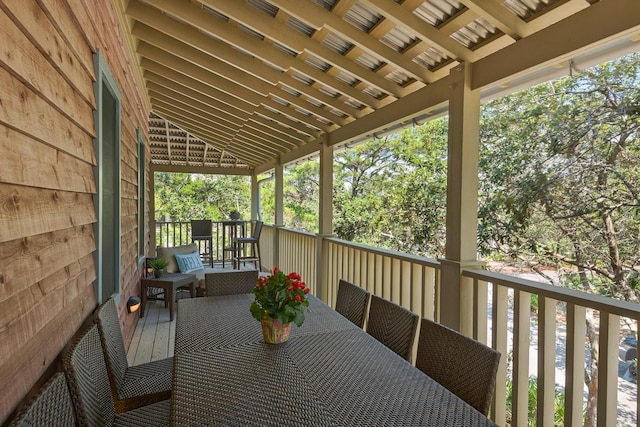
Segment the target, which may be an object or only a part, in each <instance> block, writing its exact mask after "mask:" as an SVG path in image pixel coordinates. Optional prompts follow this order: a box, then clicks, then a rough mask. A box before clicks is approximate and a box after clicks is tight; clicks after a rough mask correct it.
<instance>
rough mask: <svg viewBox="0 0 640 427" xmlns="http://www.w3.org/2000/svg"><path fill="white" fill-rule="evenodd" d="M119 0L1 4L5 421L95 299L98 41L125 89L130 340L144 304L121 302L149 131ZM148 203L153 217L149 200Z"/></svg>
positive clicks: (135, 272) (134, 248) (1, 402)
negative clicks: (134, 306)
mask: <svg viewBox="0 0 640 427" xmlns="http://www.w3.org/2000/svg"><path fill="white" fill-rule="evenodd" d="M115 7H121V4H120V3H119V2H114V1H107V0H92V1H82V2H76V1H74V0H37V1H36V0H3V1H2V2H1V3H0V343H1V344H0V390H1V391H0V424H5V423H6V422H7V421H8V420H9V419H10V418H11V416H12V414H13V413H14V411H15V410H16V408H17V407H18V406H19V405H20V404H21V403H22V402H24V400H25V399H27V398H28V396H29V395H30V394H32V393H33V392H34V390H35V389H37V387H38V386H39V385H40V384H42V383H43V382H44V381H46V379H47V377H48V376H49V375H50V374H51V372H52V371H55V370H56V369H60V355H61V352H63V351H64V348H65V346H66V345H67V344H68V342H69V340H70V339H71V338H72V337H73V335H74V334H75V333H76V332H77V331H78V329H79V328H80V327H81V326H82V325H83V324H84V322H85V321H86V320H87V318H88V317H89V316H90V315H91V313H92V312H93V310H94V309H95V308H96V304H97V303H96V297H95V295H94V290H93V283H94V281H95V279H96V268H95V265H94V260H93V257H94V252H95V250H96V241H95V236H94V224H95V221H96V212H95V208H94V202H93V196H94V194H95V192H96V184H95V182H94V167H95V165H96V156H95V153H94V149H93V138H94V136H95V126H94V109H95V105H96V101H95V99H94V94H93V83H94V81H95V71H94V58H93V55H94V53H95V52H97V51H98V49H99V50H100V51H101V52H102V55H103V56H104V57H105V59H106V62H107V64H108V66H109V68H110V70H111V72H112V74H113V76H114V78H115V80H116V82H117V84H118V86H119V88H120V92H121V94H122V98H121V105H122V109H121V136H120V137H121V171H122V172H121V189H122V190H121V205H122V216H121V247H122V258H121V264H122V275H121V277H120V282H121V284H120V289H121V294H120V306H119V307H118V309H119V313H120V319H121V324H122V329H123V333H124V336H125V340H126V342H129V341H130V339H131V337H132V335H133V332H134V329H135V323H136V321H137V315H127V314H126V307H125V304H126V300H127V299H128V297H129V296H131V295H137V294H139V283H140V279H139V277H140V274H141V271H140V268H139V266H138V172H137V170H138V166H137V162H138V152H137V134H136V130H137V129H138V128H140V129H141V130H142V131H143V133H144V134H145V135H148V122H147V120H148V114H149V111H148V107H147V106H148V102H147V100H146V99H145V96H146V95H145V94H144V92H143V91H142V90H141V88H140V87H139V85H138V83H137V82H138V78H139V77H137V74H136V71H135V70H134V68H133V66H132V64H135V63H136V59H135V58H132V57H131V55H130V53H129V50H128V47H127V44H126V43H125V42H124V39H123V36H122V32H121V31H120V22H119V21H118V18H117V14H116V10H115ZM147 158H149V156H147ZM148 176H149V174H148V166H147V177H148ZM147 190H148V183H147ZM147 194H148V191H147ZM141 214H142V215H144V216H145V219H148V210H147V211H145V212H142V213H141ZM145 248H148V233H147V241H146V242H145Z"/></svg>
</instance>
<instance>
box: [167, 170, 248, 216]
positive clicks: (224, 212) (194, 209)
mask: <svg viewBox="0 0 640 427" xmlns="http://www.w3.org/2000/svg"><path fill="white" fill-rule="evenodd" d="M250 206H251V183H250V181H249V178H248V177H243V176H234V175H197V174H187V173H167V172H156V173H155V211H156V219H159V220H161V219H167V220H171V221H189V220H191V219H203V218H206V219H211V220H214V221H220V220H223V219H227V218H229V214H230V213H231V212H232V211H234V210H237V211H239V212H240V213H241V215H242V217H243V218H249V217H250V214H251V210H250V209H251V208H250Z"/></svg>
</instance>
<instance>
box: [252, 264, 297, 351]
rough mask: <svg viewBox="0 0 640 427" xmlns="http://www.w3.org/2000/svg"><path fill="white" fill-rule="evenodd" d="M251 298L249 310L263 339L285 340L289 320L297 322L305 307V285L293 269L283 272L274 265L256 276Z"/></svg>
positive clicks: (267, 340) (287, 334)
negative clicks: (258, 323) (252, 299)
mask: <svg viewBox="0 0 640 427" xmlns="http://www.w3.org/2000/svg"><path fill="white" fill-rule="evenodd" d="M252 292H253V294H254V295H255V300H254V301H253V303H251V308H250V310H251V314H252V315H253V317H254V318H255V319H256V320H258V321H259V322H260V323H261V324H262V334H263V336H264V340H265V342H266V343H269V344H278V343H281V342H285V341H286V340H287V339H288V338H289V333H290V332H291V323H292V322H293V323H295V324H296V326H301V325H302V323H303V322H304V313H305V311H306V309H307V308H308V307H309V301H308V300H307V298H306V295H307V294H308V293H309V288H307V285H306V284H305V283H304V282H303V281H302V280H301V278H300V275H299V274H298V273H296V272H291V273H289V274H284V273H283V272H282V271H280V269H279V268H278V267H275V268H274V269H273V271H272V273H271V275H270V276H261V277H259V278H258V282H257V284H256V287H255V288H253V291H252Z"/></svg>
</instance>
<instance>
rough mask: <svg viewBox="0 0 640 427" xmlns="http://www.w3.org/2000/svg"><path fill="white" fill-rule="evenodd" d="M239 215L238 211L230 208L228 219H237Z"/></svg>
mask: <svg viewBox="0 0 640 427" xmlns="http://www.w3.org/2000/svg"><path fill="white" fill-rule="evenodd" d="M240 216H241V215H240V212H238V211H237V210H232V211H231V212H229V219H232V220H234V221H237V220H239V219H240Z"/></svg>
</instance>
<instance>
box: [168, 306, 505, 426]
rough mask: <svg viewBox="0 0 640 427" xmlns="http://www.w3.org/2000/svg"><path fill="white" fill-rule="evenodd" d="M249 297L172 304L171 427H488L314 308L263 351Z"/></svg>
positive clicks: (353, 329) (363, 336)
mask: <svg viewBox="0 0 640 427" xmlns="http://www.w3.org/2000/svg"><path fill="white" fill-rule="evenodd" d="M252 300H253V296H252V295H251V294H241V295H229V296H222V297H207V298H195V299H183V300H180V301H179V302H178V315H177V321H176V338H175V352H174V373H173V391H172V396H171V425H174V426H205V425H222V426H248V425H254V426H351V425H353V426H419V425H422V426H439V427H446V426H457V427H462V426H493V425H494V424H493V423H492V422H491V421H490V420H488V419H487V418H486V417H485V416H484V415H482V414H481V413H479V412H478V411H476V410H475V409H474V408H472V407H471V406H469V405H468V404H466V403H465V402H464V401H462V400H461V399H459V398H458V397H457V396H455V395H454V394H453V393H451V392H449V391H448V390H447V389H446V388H444V387H443V386H441V385H440V384H438V383H437V382H436V381H434V380H433V379H431V378H430V377H428V376H427V375H425V374H424V373H422V372H421V371H420V370H418V369H416V368H415V367H414V366H412V365H411V364H410V363H408V362H407V361H406V360H404V359H403V358H401V357H399V356H398V355H396V354H395V353H394V352H393V351H391V350H389V349H388V348H387V347H386V346H384V345H383V344H381V343H380V342H378V341H377V340H376V339H374V338H372V337H371V336H370V335H368V334H367V333H366V332H364V331H362V329H360V328H358V327H357V326H355V325H354V324H352V323H351V322H349V321H348V320H347V319H345V318H344V317H342V316H341V315H340V314H338V313H337V312H336V311H335V310H333V309H331V308H330V307H328V306H327V305H325V304H324V303H323V302H322V301H320V300H319V299H317V298H315V297H313V296H309V302H310V311H309V312H308V313H307V314H306V320H305V322H304V324H303V325H302V326H301V327H299V328H298V327H296V326H293V327H292V330H291V335H290V337H289V340H288V341H287V342H286V343H283V344H277V345H271V344H265V343H264V340H263V338H262V332H261V329H260V323H259V322H257V321H256V320H255V319H254V318H253V317H251V313H250V312H249V305H250V304H251V301H252Z"/></svg>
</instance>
